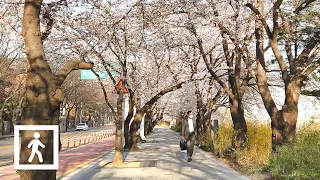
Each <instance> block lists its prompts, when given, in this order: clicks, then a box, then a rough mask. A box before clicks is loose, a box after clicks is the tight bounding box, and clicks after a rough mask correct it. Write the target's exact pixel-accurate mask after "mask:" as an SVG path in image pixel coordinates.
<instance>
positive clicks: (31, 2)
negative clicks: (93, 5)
mask: <svg viewBox="0 0 320 180" xmlns="http://www.w3.org/2000/svg"><path fill="white" fill-rule="evenodd" d="M41 3H42V1H41V0H26V1H25V5H24V14H23V20H22V36H23V38H24V41H25V53H26V55H27V80H26V107H25V108H24V109H23V112H22V125H58V124H59V114H60V113H59V109H60V104H61V103H62V101H63V99H64V97H63V93H62V90H61V85H62V83H63V81H64V80H65V78H66V77H67V75H68V74H69V73H70V72H71V71H72V70H74V69H90V68H92V66H93V64H92V63H86V62H83V61H72V62H68V63H67V64H66V65H65V66H64V67H63V68H62V69H61V70H60V72H59V74H58V75H55V74H53V73H52V72H51V69H50V66H49V64H48V62H47V61H46V60H45V57H44V50H43V45H42V41H41V36H40V19H39V16H40V9H41ZM39 133H40V141H41V142H42V143H43V144H44V145H45V148H40V152H41V153H42V156H43V160H44V162H43V164H52V163H53V132H52V131H39ZM33 134H34V132H32V131H23V132H22V137H21V151H20V164H29V163H28V158H29V156H30V154H31V149H29V148H27V146H28V143H29V142H30V141H31V140H33V139H34V137H33ZM38 162H39V160H38V158H34V159H33V161H32V163H38ZM18 173H19V175H20V179H22V180H33V179H46V180H52V179H56V170H45V171H44V170H21V171H19V172H18Z"/></svg>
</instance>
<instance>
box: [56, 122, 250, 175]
mask: <svg viewBox="0 0 320 180" xmlns="http://www.w3.org/2000/svg"><path fill="white" fill-rule="evenodd" d="M179 141H180V136H179V135H178V134H177V133H175V132H173V131H172V130H170V129H165V128H158V127H156V128H155V129H154V132H153V133H151V134H150V135H149V136H148V137H147V143H141V144H138V146H139V148H141V149H143V151H141V152H129V153H127V152H126V153H125V154H124V156H125V162H139V163H138V164H139V165H138V166H136V167H126V168H109V167H106V166H105V164H106V163H107V162H111V161H112V158H113V154H114V151H112V152H110V153H108V154H106V155H105V156H104V157H102V158H100V159H99V160H97V161H95V162H94V163H91V164H88V165H87V166H86V167H83V168H81V169H78V170H77V171H74V172H73V173H71V174H69V175H67V176H65V177H64V178H62V179H63V180H70V179H71V180H89V179H94V180H99V179H140V180H142V179H145V180H149V179H158V180H161V179H165V180H169V179H170V180H171V179H172V180H176V179H192V180H193V179H228V180H233V179H237V180H242V179H243V180H245V179H249V178H247V177H245V176H242V175H240V174H239V173H238V172H236V171H235V170H233V169H232V168H230V167H229V166H227V165H225V164H222V163H221V162H219V161H217V160H216V159H214V158H213V157H211V156H210V155H208V154H207V153H205V152H204V151H202V150H201V149H199V148H198V147H195V152H194V156H193V160H192V162H190V163H188V162H187V157H186V152H181V151H180V147H179ZM136 164H137V163H136Z"/></svg>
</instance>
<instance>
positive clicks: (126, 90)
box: [113, 78, 129, 94]
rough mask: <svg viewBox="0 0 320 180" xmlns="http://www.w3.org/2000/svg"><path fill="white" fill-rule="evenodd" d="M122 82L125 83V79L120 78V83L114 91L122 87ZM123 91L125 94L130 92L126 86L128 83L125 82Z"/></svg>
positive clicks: (116, 91)
mask: <svg viewBox="0 0 320 180" xmlns="http://www.w3.org/2000/svg"><path fill="white" fill-rule="evenodd" d="M122 83H124V80H123V79H122V78H120V80H119V82H118V84H117V85H116V87H115V88H114V90H113V93H118V89H119V90H120V89H121V88H122ZM123 93H124V94H128V93H129V91H128V89H127V87H126V84H124V90H123Z"/></svg>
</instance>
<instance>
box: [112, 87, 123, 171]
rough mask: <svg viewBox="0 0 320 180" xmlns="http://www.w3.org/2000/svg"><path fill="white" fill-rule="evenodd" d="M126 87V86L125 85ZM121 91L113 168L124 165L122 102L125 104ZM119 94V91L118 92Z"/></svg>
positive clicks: (118, 102)
mask: <svg viewBox="0 0 320 180" xmlns="http://www.w3.org/2000/svg"><path fill="white" fill-rule="evenodd" d="M123 87H124V85H123ZM123 87H122V88H121V89H120V93H119V97H118V100H117V116H116V123H115V124H116V139H115V141H116V147H115V151H116V152H115V155H114V159H113V166H115V167H116V166H119V165H121V164H122V163H123V145H122V102H123V89H124V88H123ZM118 92H119V90H118Z"/></svg>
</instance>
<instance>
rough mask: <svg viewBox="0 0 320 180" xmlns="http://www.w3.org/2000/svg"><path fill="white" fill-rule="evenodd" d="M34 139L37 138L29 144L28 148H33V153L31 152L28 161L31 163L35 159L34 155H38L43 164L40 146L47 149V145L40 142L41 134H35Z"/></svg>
mask: <svg viewBox="0 0 320 180" xmlns="http://www.w3.org/2000/svg"><path fill="white" fill-rule="evenodd" d="M33 137H34V138H35V139H34V140H32V141H31V142H30V143H29V144H28V148H31V146H32V151H31V155H30V157H29V159H28V162H29V163H31V162H32V160H33V158H34V155H35V154H37V155H38V158H39V162H40V163H42V162H43V158H42V154H41V152H40V151H39V149H38V148H39V146H41V147H42V148H45V145H44V144H42V143H41V142H40V140H39V138H40V133H38V132H35V133H34V134H33Z"/></svg>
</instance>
